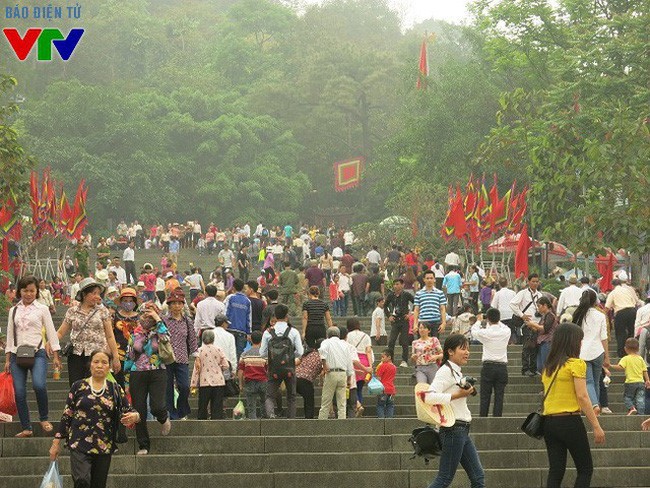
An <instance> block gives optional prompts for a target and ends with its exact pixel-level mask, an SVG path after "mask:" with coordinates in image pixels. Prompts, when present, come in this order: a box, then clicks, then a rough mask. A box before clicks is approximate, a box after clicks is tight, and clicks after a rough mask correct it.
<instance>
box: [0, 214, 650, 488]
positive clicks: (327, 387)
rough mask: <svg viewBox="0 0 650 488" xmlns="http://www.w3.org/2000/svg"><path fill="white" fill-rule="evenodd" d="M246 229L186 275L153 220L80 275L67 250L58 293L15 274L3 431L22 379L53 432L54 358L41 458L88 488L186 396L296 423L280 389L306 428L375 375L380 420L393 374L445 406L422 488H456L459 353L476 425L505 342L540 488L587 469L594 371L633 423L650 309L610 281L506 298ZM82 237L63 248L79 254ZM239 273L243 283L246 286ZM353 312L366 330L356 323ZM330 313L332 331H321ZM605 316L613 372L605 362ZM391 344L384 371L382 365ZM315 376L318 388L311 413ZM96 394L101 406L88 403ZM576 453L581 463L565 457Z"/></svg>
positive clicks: (445, 273) (424, 263) (447, 272)
mask: <svg viewBox="0 0 650 488" xmlns="http://www.w3.org/2000/svg"><path fill="white" fill-rule="evenodd" d="M247 226H248V224H246V225H245V226H243V228H240V229H235V231H234V232H233V231H228V232H223V234H225V238H224V239H221V235H218V234H221V233H218V232H217V233H215V238H214V239H212V237H211V239H210V242H212V244H211V245H209V246H206V247H205V249H206V252H207V253H211V252H213V253H215V254H216V261H217V265H216V266H215V268H214V270H213V271H211V272H210V273H209V274H204V273H203V272H202V270H201V269H200V268H192V269H191V270H190V271H188V272H185V273H182V274H181V273H180V272H179V266H178V265H179V261H178V250H177V248H176V247H175V246H174V245H171V246H170V247H166V244H165V242H166V240H165V239H164V238H163V236H164V235H165V233H166V232H165V231H166V229H163V232H159V230H158V228H157V227H156V231H155V233H154V232H153V229H154V227H152V229H151V231H150V233H149V234H147V235H145V234H146V233H144V231H142V230H141V229H140V230H138V229H137V228H135V230H134V232H135V235H133V231H132V229H131V227H128V226H126V224H123V223H122V224H120V227H119V228H118V232H117V234H118V236H126V237H127V238H130V239H131V240H127V241H126V246H125V247H124V249H123V253H122V256H119V255H118V256H116V255H115V245H116V244H115V243H114V242H109V241H107V240H100V243H99V246H98V247H97V260H96V263H95V266H94V269H93V270H92V272H90V266H89V265H90V261H89V259H90V256H89V253H87V254H88V256H87V257H86V255H85V254H84V255H83V256H82V257H83V258H84V259H86V261H85V265H86V267H85V268H84V266H83V264H84V261H83V260H82V261H78V259H77V258H78V257H79V256H78V255H77V253H75V256H76V258H75V259H77V261H76V262H75V263H74V268H75V269H74V274H73V276H74V282H73V283H72V285H71V286H70V287H69V289H68V288H67V287H66V286H65V285H64V284H61V283H62V281H61V280H54V281H53V282H52V283H47V282H46V281H44V280H39V279H37V278H35V277H33V276H24V277H22V278H21V279H20V280H19V281H18V283H17V285H16V287H15V290H14V291H15V296H14V297H10V298H13V302H14V303H15V306H13V307H12V308H11V310H10V311H9V321H8V327H7V346H6V352H7V355H6V358H7V359H6V365H5V369H7V370H11V372H12V377H13V381H14V386H15V392H16V403H17V407H18V416H19V419H20V422H21V425H22V429H23V430H22V431H21V432H20V433H19V434H18V435H17V437H31V436H32V435H33V432H32V426H31V422H30V418H29V410H28V408H27V400H26V377H27V371H29V370H31V373H32V377H33V386H34V390H35V393H36V398H37V403H38V410H39V421H40V423H41V427H42V429H43V430H44V431H45V432H52V431H53V427H52V424H50V423H49V421H48V418H49V412H48V403H47V387H46V381H45V379H46V377H47V368H48V357H52V360H53V367H54V370H55V372H56V371H58V370H60V368H61V361H62V359H63V358H64V357H65V358H66V360H67V364H68V373H69V382H70V387H71V391H70V396H69V399H68V402H67V405H66V409H65V412H64V415H63V418H62V422H61V427H60V429H59V431H58V432H57V433H56V437H55V440H54V441H53V445H52V449H51V456H52V457H53V458H56V456H57V455H58V453H59V450H60V446H59V443H60V440H61V439H63V440H65V441H66V443H67V445H68V447H69V448H70V449H71V450H72V451H74V452H75V455H74V456H73V457H71V462H72V464H73V476H74V477H75V479H85V478H87V477H88V476H90V474H89V473H91V472H92V473H96V476H97V477H99V478H100V479H103V480H104V481H105V476H106V474H107V473H108V468H109V466H110V455H111V454H112V453H113V452H114V451H115V449H116V448H117V445H118V444H119V443H121V442H124V441H125V439H126V437H127V434H126V428H125V426H126V425H133V424H135V432H136V440H137V444H138V455H147V454H148V453H149V451H150V449H151V445H150V440H149V432H148V428H147V424H146V422H140V419H146V418H147V417H149V418H155V419H156V420H157V421H158V422H159V423H160V424H161V433H162V435H167V434H169V433H170V431H171V429H172V421H173V420H177V419H184V418H188V416H191V415H193V413H192V412H191V408H190V402H189V398H190V395H193V394H198V411H197V412H196V418H198V419H208V418H210V419H213V420H217V419H222V418H224V417H225V412H224V399H225V398H227V397H228V396H233V395H237V394H238V393H237V392H239V391H241V392H242V393H243V398H244V399H245V403H244V404H245V413H244V414H243V415H245V416H246V417H247V418H249V419H256V418H259V417H266V418H276V417H278V416H279V415H281V414H282V413H283V412H284V416H286V417H287V418H295V417H296V416H297V406H296V405H297V402H296V399H297V395H300V396H302V398H303V400H304V416H305V418H315V417H318V418H319V419H327V418H332V417H338V418H340V419H344V418H347V417H350V416H362V415H363V412H364V404H363V395H364V388H368V386H367V385H369V382H370V380H371V379H372V378H373V376H374V377H375V379H376V380H377V381H378V383H379V384H380V389H379V390H376V389H374V388H373V389H370V388H368V391H369V392H371V393H370V394H372V395H375V396H376V402H377V403H376V405H377V415H378V416H380V417H392V416H394V414H395V402H394V398H395V395H396V388H395V381H394V380H395V376H396V373H397V370H398V368H408V369H409V370H410V368H413V374H414V376H415V378H416V380H417V382H420V383H426V384H428V385H430V386H429V388H428V389H427V390H426V391H424V392H423V394H422V397H423V399H424V400H425V401H427V402H430V403H438V404H449V405H451V407H452V409H453V410H454V413H455V417H456V424H455V425H454V426H453V427H450V428H442V429H441V432H440V433H441V439H442V447H443V451H442V458H441V467H440V470H439V474H438V477H437V478H436V480H435V481H434V483H433V484H432V485H431V486H432V487H437V486H448V485H449V484H450V483H451V479H453V474H454V472H455V471H456V467H457V466H458V464H459V463H462V464H463V467H464V468H465V469H466V471H467V472H468V475H469V476H470V479H471V480H472V483H473V486H484V481H482V476H483V475H482V468H481V466H480V460H479V456H478V453H477V452H476V449H475V448H474V447H473V444H472V441H471V438H470V437H469V425H470V423H471V413H470V412H469V410H468V409H467V405H466V400H467V397H468V396H469V395H470V394H472V392H473V391H474V388H473V387H472V386H470V387H469V388H464V387H460V386H459V380H460V379H461V378H462V374H461V368H462V366H463V365H465V364H466V363H467V359H468V357H469V347H470V344H474V343H481V344H482V345H483V350H482V370H481V375H480V382H479V385H477V388H478V389H479V390H480V416H487V415H488V412H489V409H490V404H491V402H492V393H494V403H493V415H494V416H501V415H502V414H503V404H504V398H505V390H506V385H507V383H508V372H507V362H508V358H507V346H508V345H509V344H512V343H518V344H522V353H521V354H522V374H523V375H525V376H529V377H531V378H532V377H536V376H541V380H542V383H543V385H544V388H545V390H546V391H547V393H549V394H548V395H547V396H546V397H545V401H544V411H545V415H547V416H549V417H550V418H552V421H551V422H550V424H549V428H548V430H547V431H546V432H545V440H546V443H547V450H548V453H549V463H550V466H551V468H550V473H549V486H559V483H560V482H561V478H562V475H563V472H564V468H563V467H562V464H563V462H564V464H565V463H566V451H567V449H568V450H569V452H571V454H572V456H573V457H574V461H575V463H576V466H577V468H578V473H579V479H583V480H584V481H583V482H581V483H583V484H580V485H579V486H589V485H588V483H589V481H588V480H589V479H590V477H591V471H593V463H591V456H590V455H588V442H587V436H586V431H585V430H584V425H583V424H582V421H581V420H580V417H579V415H577V414H579V413H580V411H583V412H584V413H585V414H586V416H587V418H588V420H589V421H590V423H591V424H592V426H593V429H594V434H595V437H596V441H597V442H603V441H604V433H603V431H602V429H600V426H599V424H598V416H599V415H600V414H603V413H611V410H610V409H609V407H608V401H607V389H606V384H607V382H608V380H609V377H610V370H611V368H616V369H622V370H624V371H625V376H626V380H625V398H624V401H625V405H626V409H627V412H625V413H627V414H629V415H633V414H637V413H638V414H643V413H645V414H647V413H648V407H650V401H648V398H647V396H648V392H649V391H650V390H649V389H650V381H649V379H648V369H647V363H646V361H647V360H648V359H649V358H648V355H649V353H650V348H649V347H648V344H649V343H650V340H649V339H650V298H649V299H648V300H646V304H645V305H644V304H642V303H641V302H640V300H639V295H638V292H637V291H636V290H635V289H634V288H632V287H631V286H630V285H629V284H627V283H624V282H621V281H620V280H615V281H614V282H613V284H614V290H613V291H612V292H610V293H609V294H608V295H607V296H603V295H602V294H600V293H599V291H598V290H597V289H596V288H595V287H594V283H593V282H592V281H590V280H589V279H582V280H578V279H577V277H576V276H570V277H569V280H568V286H567V287H566V288H564V289H563V290H562V291H561V293H560V294H559V296H557V297H555V296H553V295H551V294H549V293H547V292H545V291H543V290H541V289H540V279H539V276H538V275H536V274H530V275H529V276H528V277H527V278H526V279H522V278H521V277H520V278H519V279H518V280H517V289H514V287H511V286H510V283H509V281H508V278H507V277H505V276H501V277H499V276H494V275H488V274H486V272H485V271H484V270H483V269H481V267H480V266H478V265H476V264H470V265H469V266H467V268H466V269H464V268H463V267H462V266H461V260H460V257H459V256H458V255H457V254H455V253H453V252H452V253H449V254H447V255H446V256H445V258H444V259H442V260H439V259H437V258H435V257H434V256H433V255H426V256H420V255H418V253H416V252H415V251H414V250H410V249H401V248H400V246H398V245H392V246H391V247H390V248H389V249H388V250H387V252H386V255H385V256H382V255H381V253H380V250H379V248H378V247H377V246H370V248H369V249H368V250H367V252H363V253H362V252H361V250H360V249H358V248H355V247H354V245H355V241H354V236H353V235H350V234H351V233H350V232H349V231H347V232H340V231H336V232H334V233H332V232H330V231H329V230H328V232H327V233H326V234H325V239H324V240H322V239H320V240H318V239H316V238H314V237H312V235H311V234H312V233H315V236H321V235H323V234H320V233H318V231H317V230H316V229H308V228H306V227H305V228H301V229H299V232H298V233H296V234H294V231H293V228H292V227H291V226H286V227H285V228H284V229H279V228H278V229H273V230H268V229H266V228H265V227H264V226H261V224H260V226H261V227H260V226H258V228H257V229H256V230H255V231H254V232H253V233H251V230H250V227H248V228H247ZM125 227H126V230H124V228H125ZM211 230H212V229H210V228H209V230H208V233H210V231H211ZM123 232H124V233H123ZM330 234H333V235H330ZM139 237H142V239H138V238H139ZM204 238H205V236H204V234H203V233H202V232H201V227H200V225H199V224H195V223H193V224H192V227H191V232H189V230H188V229H185V232H184V233H181V232H180V230H179V233H178V235H171V240H170V243H171V242H174V241H176V240H179V241H181V240H182V242H184V243H185V244H184V245H185V246H192V247H197V248H200V247H201V246H199V242H200V240H201V239H204ZM339 239H340V242H339ZM148 240H150V241H152V242H151V244H152V245H154V246H162V248H161V253H162V258H161V262H160V265H159V266H158V264H157V263H156V265H153V264H151V263H144V264H143V265H142V266H141V267H140V269H139V272H138V271H137V269H138V268H137V267H136V265H135V253H136V251H137V249H138V246H143V247H146V245H147V244H146V242H147V241H148ZM89 241H90V240H85V241H83V240H82V241H81V242H80V243H79V244H78V247H81V248H84V247H85V248H86V251H88V247H87V245H88V243H89ZM256 241H257V242H256ZM297 241H301V243H298V242H297ZM161 243H162V244H161ZM230 246H236V247H235V249H236V251H237V252H236V253H235V250H233V249H232V248H231V247H230ZM251 250H253V251H254V252H253V253H251ZM276 251H277V252H276ZM82 254H83V253H82ZM252 256H256V264H254V260H253V259H251V257H252ZM123 265H124V267H123ZM255 269H257V270H258V271H259V276H258V277H257V279H251V276H250V275H251V273H252V272H253V270H255ZM66 297H67V298H66ZM350 302H352V307H350ZM61 305H66V306H68V308H67V309H66V313H65V318H64V319H63V322H62V323H61V325H60V326H59V327H58V329H56V328H55V326H54V324H53V321H52V313H53V312H55V311H56V308H57V307H58V306H61ZM367 315H369V316H371V328H370V334H368V333H366V332H364V331H362V330H361V324H360V321H359V319H358V317H363V316H367ZM342 317H347V319H346V321H345V326H339V325H337V323H336V321H337V320H343V319H342ZM610 322H611V323H613V330H614V333H615V336H616V341H617V356H618V357H619V358H620V359H619V362H618V363H617V364H613V363H612V362H611V361H610V358H609V352H608V338H609V333H610V330H611V327H610V325H609V324H610ZM341 325H343V324H341ZM43 331H45V332H44V333H43ZM444 332H448V334H447V337H446V339H445V341H444V344H441V341H440V339H439V338H440V337H442V336H441V334H443V333H444ZM64 340H68V342H67V343H66V344H65V346H63V342H64ZM397 344H399V345H400V346H401V361H399V360H397V361H395V363H394V362H393V357H394V351H395V347H396V345H397ZM373 345H379V346H385V349H384V350H383V351H382V353H381V357H380V358H375V357H374V353H373V347H372V346H373ZM24 347H27V348H28V349H29V348H31V349H32V350H33V351H34V354H33V361H32V362H31V364H28V365H26V366H25V365H20V364H18V355H17V354H16V353H17V350H18V348H24ZM192 357H194V358H195V359H194V362H193V365H192V361H191V358H192ZM567 358H569V359H568V360H567ZM318 383H322V391H323V393H322V395H321V405H320V409H319V410H318V411H316V405H315V401H314V396H315V395H314V390H315V386H316V385H317V384H318ZM554 384H555V386H553V385H554ZM553 388H554V389H553ZM283 389H284V390H285V391H286V409H284V408H283V406H282V403H283V398H282V394H281V392H282V390H283ZM233 391H234V392H235V393H233ZM100 399H101V400H102V401H101V402H100V403H101V407H95V406H94V405H96V404H97V402H98V401H99V400H100ZM587 406H588V408H587ZM89 408H91V409H93V416H92V417H91V421H92V422H94V423H93V427H92V431H93V433H94V434H93V441H92V442H88V440H87V439H83V438H81V434H80V432H84V431H85V430H87V429H89V428H90V427H88V425H87V422H88V419H89V416H88V414H87V412H86V410H87V409H89ZM574 414H576V415H574ZM556 416H557V419H556V418H555V417H556ZM564 417H566V418H564ZM644 425H645V426H648V422H647V421H646V423H644ZM447 429H448V430H447ZM568 433H570V435H569V434H568ZM458 443H460V444H462V445H464V446H465V447H464V448H463V449H462V450H461V451H462V455H459V454H458V452H455V451H454V452H453V453H452V452H451V451H450V450H452V449H456V447H457V446H458V445H460V444H458ZM450 446H456V447H450ZM577 449H579V450H581V452H583V454H584V453H585V452H586V453H587V454H584V455H583V456H582V457H580V456H578V457H576V455H575V452H576V450H577ZM563 460H564V461H563ZM93 476H95V475H93ZM558 480H559V481H558ZM97 486H102V484H101V482H100V484H98V485H97Z"/></svg>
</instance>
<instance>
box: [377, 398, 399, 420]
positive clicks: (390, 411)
mask: <svg viewBox="0 0 650 488" xmlns="http://www.w3.org/2000/svg"><path fill="white" fill-rule="evenodd" d="M394 416H395V400H394V399H393V395H386V394H384V395H379V396H378V397H377V418H380V419H381V418H387V419H392V418H393V417H394Z"/></svg>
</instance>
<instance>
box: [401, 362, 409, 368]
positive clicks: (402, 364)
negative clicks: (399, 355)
mask: <svg viewBox="0 0 650 488" xmlns="http://www.w3.org/2000/svg"><path fill="white" fill-rule="evenodd" d="M399 367H400V368H408V367H409V365H408V364H406V361H402V362H401V363H399Z"/></svg>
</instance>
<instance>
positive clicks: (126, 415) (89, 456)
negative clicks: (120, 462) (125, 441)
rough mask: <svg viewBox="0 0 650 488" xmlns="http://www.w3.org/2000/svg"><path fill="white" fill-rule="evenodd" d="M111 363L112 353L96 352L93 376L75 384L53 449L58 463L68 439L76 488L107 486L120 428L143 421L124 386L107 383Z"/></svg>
mask: <svg viewBox="0 0 650 488" xmlns="http://www.w3.org/2000/svg"><path fill="white" fill-rule="evenodd" d="M111 362H112V358H111V356H110V354H109V353H107V352H105V351H93V352H92V354H91V355H90V371H91V374H90V377H88V378H85V379H82V380H79V381H76V382H75V383H74V384H73V385H72V388H71V389H70V393H69V394H68V400H67V402H66V406H65V410H64V411H63V417H61V423H60V424H59V430H58V432H57V433H56V435H55V438H54V440H53V441H52V446H51V447H50V460H52V461H56V459H57V458H58V456H59V453H60V451H61V440H62V439H63V440H65V442H66V444H67V446H68V448H69V449H70V468H71V469H70V471H71V473H72V481H73V483H74V487H75V488H87V487H92V488H104V487H105V486H106V479H107V478H108V471H109V469H110V466H111V457H112V454H113V452H115V450H116V449H117V442H116V439H117V434H118V425H125V426H128V425H132V424H134V423H136V422H139V421H140V414H138V413H137V412H135V411H134V410H133V409H132V408H131V407H130V405H129V402H128V400H127V399H126V396H125V394H124V390H123V389H122V388H121V387H120V385H118V384H117V383H116V382H114V381H107V376H108V373H109V371H110V365H111Z"/></svg>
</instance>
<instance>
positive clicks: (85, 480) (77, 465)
mask: <svg viewBox="0 0 650 488" xmlns="http://www.w3.org/2000/svg"><path fill="white" fill-rule="evenodd" d="M110 467H111V455H110V454H86V453H83V452H79V451H77V450H75V449H73V450H71V451H70V474H72V481H73V483H74V488H104V487H105V486H106V480H107V479H108V470H109V469H110Z"/></svg>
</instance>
